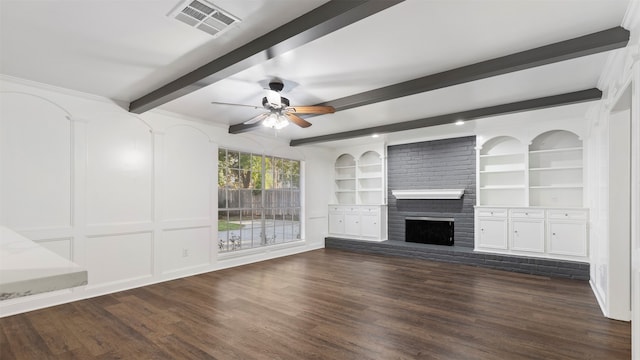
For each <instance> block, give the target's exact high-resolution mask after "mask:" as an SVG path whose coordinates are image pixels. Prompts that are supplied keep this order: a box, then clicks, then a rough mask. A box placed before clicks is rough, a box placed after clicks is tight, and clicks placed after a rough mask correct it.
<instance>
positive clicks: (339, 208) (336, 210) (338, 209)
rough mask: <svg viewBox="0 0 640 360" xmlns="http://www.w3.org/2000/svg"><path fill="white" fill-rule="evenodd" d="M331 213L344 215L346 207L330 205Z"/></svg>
mask: <svg viewBox="0 0 640 360" xmlns="http://www.w3.org/2000/svg"><path fill="white" fill-rule="evenodd" d="M329 213H332V214H336V213H340V214H342V213H344V206H332V205H330V206H329Z"/></svg>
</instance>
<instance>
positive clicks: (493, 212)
mask: <svg viewBox="0 0 640 360" xmlns="http://www.w3.org/2000/svg"><path fill="white" fill-rule="evenodd" d="M476 211H477V212H478V216H480V217H502V218H506V217H507V209H478V210H476Z"/></svg>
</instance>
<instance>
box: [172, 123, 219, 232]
mask: <svg viewBox="0 0 640 360" xmlns="http://www.w3.org/2000/svg"><path fill="white" fill-rule="evenodd" d="M163 141H164V146H163V148H164V157H163V159H164V162H163V164H162V166H163V169H165V170H166V171H165V176H164V177H163V179H164V181H163V183H162V194H163V199H164V203H163V204H162V215H163V216H162V220H163V221H165V222H178V221H184V220H189V221H205V223H208V221H209V218H210V216H209V214H210V211H211V209H210V208H211V201H210V197H209V196H202V194H209V192H210V191H211V189H212V187H213V186H217V181H216V182H214V181H213V180H212V179H213V178H212V175H213V174H212V169H213V165H214V161H212V159H216V161H217V158H218V155H217V153H216V149H215V148H214V146H213V145H212V144H211V141H210V140H209V137H208V136H207V135H206V134H205V133H203V132H202V131H200V130H198V129H197V128H194V127H192V126H184V125H183V126H172V127H170V128H168V129H167V130H166V132H165V134H164V136H163Z"/></svg>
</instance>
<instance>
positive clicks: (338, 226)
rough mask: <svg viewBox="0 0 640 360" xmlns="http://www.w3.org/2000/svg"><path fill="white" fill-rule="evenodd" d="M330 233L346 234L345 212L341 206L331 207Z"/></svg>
mask: <svg viewBox="0 0 640 360" xmlns="http://www.w3.org/2000/svg"><path fill="white" fill-rule="evenodd" d="M329 233H330V234H344V210H343V209H342V207H340V206H329Z"/></svg>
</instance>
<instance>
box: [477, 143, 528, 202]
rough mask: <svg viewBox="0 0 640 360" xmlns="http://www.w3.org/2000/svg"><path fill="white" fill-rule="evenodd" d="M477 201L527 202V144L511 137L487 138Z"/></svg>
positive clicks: (481, 160) (479, 170)
mask: <svg viewBox="0 0 640 360" xmlns="http://www.w3.org/2000/svg"><path fill="white" fill-rule="evenodd" d="M478 157H479V160H478V161H479V162H478V174H479V179H478V186H479V188H480V193H479V194H478V204H480V205H525V191H524V189H525V188H526V179H525V177H526V176H525V175H526V162H525V155H524V146H523V145H522V143H521V142H520V141H518V140H517V139H515V138H513V137H510V136H499V137H496V138H493V139H491V140H489V141H487V142H486V143H485V144H484V145H483V147H482V148H481V149H480V151H479V155H478Z"/></svg>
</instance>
